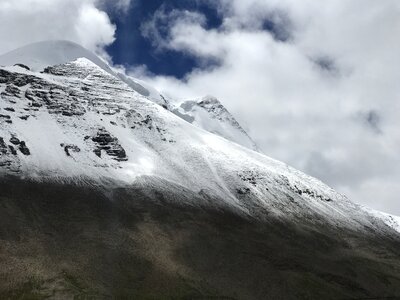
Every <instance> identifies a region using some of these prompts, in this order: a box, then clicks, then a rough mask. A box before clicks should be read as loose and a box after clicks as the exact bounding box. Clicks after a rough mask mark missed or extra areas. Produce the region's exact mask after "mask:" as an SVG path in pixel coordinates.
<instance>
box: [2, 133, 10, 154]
mask: <svg viewBox="0 0 400 300" xmlns="http://www.w3.org/2000/svg"><path fill="white" fill-rule="evenodd" d="M7 152H8V151H7V145H6V143H5V142H4V139H3V138H2V137H0V153H1V154H7Z"/></svg>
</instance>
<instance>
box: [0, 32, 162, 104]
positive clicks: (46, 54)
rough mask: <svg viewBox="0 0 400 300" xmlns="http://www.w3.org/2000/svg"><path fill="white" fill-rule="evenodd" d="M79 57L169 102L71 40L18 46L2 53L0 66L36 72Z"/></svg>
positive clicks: (150, 95) (139, 90)
mask: <svg viewBox="0 0 400 300" xmlns="http://www.w3.org/2000/svg"><path fill="white" fill-rule="evenodd" d="M78 58H86V59H87V60H89V61H91V62H92V63H94V64H95V65H97V66H98V67H100V68H101V69H103V70H104V71H106V72H107V73H109V74H111V75H113V76H115V77H117V78H119V79H121V80H122V81H124V82H125V83H126V84H128V85H129V86H130V87H131V88H132V89H134V90H135V91H136V92H138V93H139V94H141V95H143V96H145V97H148V98H149V99H150V100H152V101H153V102H156V103H158V104H160V105H167V104H168V103H167V102H166V101H165V99H163V98H162V96H161V95H160V94H159V93H158V92H157V91H156V90H155V89H154V88H152V87H150V86H148V85H146V84H145V83H143V82H140V81H139V80H137V79H135V78H132V77H127V76H125V75H124V74H121V73H117V72H115V71H114V70H112V69H111V68H110V67H109V65H108V64H107V63H106V62H104V61H103V60H102V59H100V58H99V57H98V56H97V55H95V54H94V53H92V52H90V51H89V50H87V49H85V48H83V47H82V46H80V45H78V44H76V43H73V42H70V41H62V40H61V41H43V42H38V43H34V44H30V45H27V46H24V47H21V48H18V49H16V50H13V51H10V52H8V53H5V54H3V55H0V66H13V65H15V64H21V65H23V66H26V67H28V68H29V69H30V70H32V71H34V72H40V71H43V70H44V69H45V68H46V67H48V66H54V65H60V64H63V63H67V62H70V61H73V60H76V59H78Z"/></svg>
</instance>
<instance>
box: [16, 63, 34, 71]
mask: <svg viewBox="0 0 400 300" xmlns="http://www.w3.org/2000/svg"><path fill="white" fill-rule="evenodd" d="M14 66H17V67H21V68H24V69H25V70H28V71H30V70H31V69H30V68H29V67H28V66H26V65H24V64H15V65H14Z"/></svg>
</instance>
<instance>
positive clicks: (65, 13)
mask: <svg viewBox="0 0 400 300" xmlns="http://www.w3.org/2000/svg"><path fill="white" fill-rule="evenodd" d="M106 3H109V4H110V5H112V6H114V7H116V9H119V10H125V9H127V8H128V7H129V5H130V0H129V1H128V0H116V1H111V0H18V1H15V0H1V1H0V39H1V43H0V53H4V52H7V51H10V50H13V49H15V48H17V47H20V46H23V45H25V44H29V43H32V42H37V41H42V40H51V39H53V40H54V39H66V40H70V41H74V42H77V43H79V44H81V45H83V46H84V47H86V48H88V49H90V50H92V51H97V52H98V53H99V52H101V54H104V52H103V51H102V49H103V47H104V46H105V45H108V44H110V43H112V42H113V41H114V33H115V26H114V25H113V24H112V23H111V21H110V19H109V16H108V15H107V14H106V13H105V12H104V11H103V10H102V9H101V8H102V7H103V6H104V5H105V4H106ZM10 37H12V38H10Z"/></svg>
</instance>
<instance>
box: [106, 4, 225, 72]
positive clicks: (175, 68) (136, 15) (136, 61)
mask: <svg viewBox="0 0 400 300" xmlns="http://www.w3.org/2000/svg"><path fill="white" fill-rule="evenodd" d="M159 9H163V10H165V12H166V13H169V12H170V11H171V10H174V9H175V10H189V11H195V12H199V13H201V14H204V15H205V16H206V19H207V23H206V27H207V28H208V29H211V28H218V27H219V26H220V25H221V22H222V18H221V16H220V15H219V13H218V11H217V9H215V7H211V6H210V5H208V4H205V3H200V2H196V1H188V0H180V1H163V0H151V1H143V0H142V1H135V2H133V3H132V4H131V6H130V7H129V9H128V10H127V11H126V12H124V13H120V12H117V11H115V10H113V9H112V8H111V9H109V10H108V12H109V16H110V18H111V20H112V22H113V23H114V24H115V25H116V28H117V29H116V34H115V37H116V40H115V42H114V43H113V44H111V45H110V46H108V47H107V48H106V51H107V52H108V54H109V55H110V56H111V57H112V58H113V62H114V63H115V64H117V65H123V66H125V67H132V66H138V65H146V66H147V69H148V71H149V72H151V73H154V74H157V75H170V76H174V77H176V78H182V77H184V75H186V74H187V73H189V72H191V71H192V70H193V69H195V68H200V67H202V64H203V63H204V61H202V62H200V61H199V60H197V59H196V58H195V57H193V56H191V55H187V54H184V53H182V52H177V51H174V50H168V49H167V50H164V51H157V49H156V48H155V47H154V46H153V45H152V42H151V40H150V39H149V38H146V37H144V36H143V35H142V32H141V26H142V24H143V23H145V22H146V21H148V20H149V19H151V18H152V16H153V15H154V13H155V12H156V11H157V10H159Z"/></svg>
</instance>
